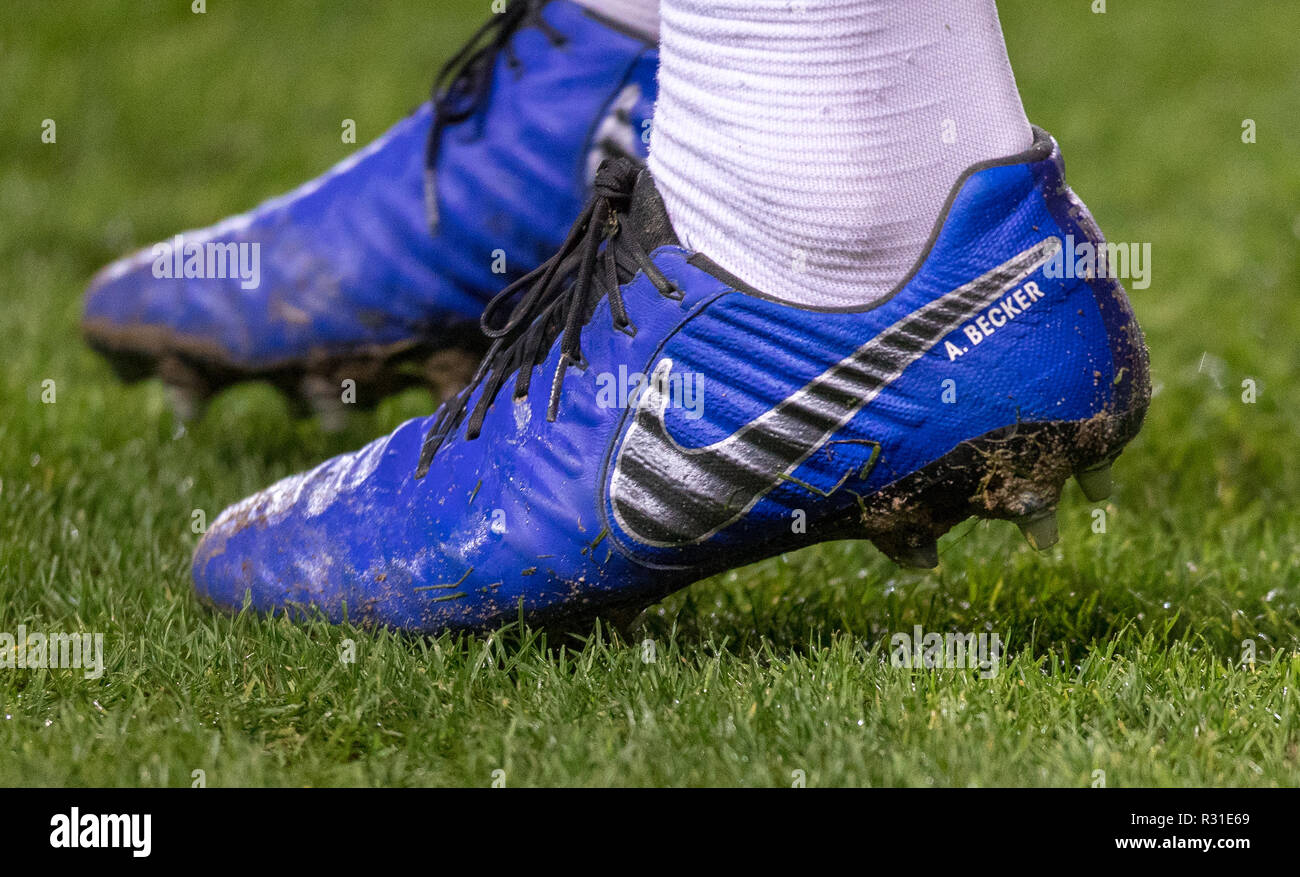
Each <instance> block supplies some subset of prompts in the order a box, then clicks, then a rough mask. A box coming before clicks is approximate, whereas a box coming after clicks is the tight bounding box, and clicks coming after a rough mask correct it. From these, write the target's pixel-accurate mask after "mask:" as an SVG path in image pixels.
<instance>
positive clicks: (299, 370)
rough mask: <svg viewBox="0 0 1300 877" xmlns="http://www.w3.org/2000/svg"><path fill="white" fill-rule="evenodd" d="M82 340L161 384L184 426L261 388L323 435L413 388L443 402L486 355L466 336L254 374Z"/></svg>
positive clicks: (204, 359) (213, 360)
mask: <svg viewBox="0 0 1300 877" xmlns="http://www.w3.org/2000/svg"><path fill="white" fill-rule="evenodd" d="M84 334H85V337H86V340H87V343H88V344H89V345H90V346H91V347H92V348H93V349H94V350H96V351H97V352H98V353H100V354H101V355H102V356H103V357H104V358H105V359H107V360H108V362H109V364H110V365H111V366H112V368H113V371H114V372H115V373H116V374H117V376H118V378H120V379H121V380H122V381H124V382H126V383H135V382H138V381H141V380H145V379H148V378H152V377H156V378H158V379H159V380H161V381H162V383H163V384H164V386H165V387H166V389H167V396H168V399H169V401H170V403H171V406H172V410H173V411H174V412H175V413H176V416H177V417H178V418H179V419H180V420H182V421H184V422H191V421H194V420H196V419H198V418H200V417H202V416H203V412H204V410H205V409H206V408H207V405H208V403H209V402H210V401H211V400H212V398H213V397H215V396H216V395H217V394H218V393H220V392H221V391H222V390H224V389H226V388H228V387H231V386H234V385H236V384H240V383H245V382H249V381H261V382H265V383H268V384H270V385H272V386H274V387H276V388H277V389H278V390H279V391H280V392H281V393H283V394H284V395H285V397H286V398H287V399H288V400H289V402H290V404H291V407H292V409H293V411H294V413H295V414H297V415H298V416H301V417H311V416H315V417H317V418H319V421H320V425H321V427H322V429H324V430H326V431H338V430H341V429H343V428H344V426H345V425H346V423H347V416H348V412H349V411H350V410H356V409H360V410H367V409H370V408H373V407H374V406H375V405H377V404H378V403H379V401H380V400H381V399H383V398H384V397H386V396H389V395H391V394H393V393H397V392H400V391H401V390H404V389H406V388H408V387H413V386H426V387H428V388H429V389H430V391H431V392H432V393H433V394H434V397H435V398H436V399H438V400H439V401H441V400H443V399H446V398H448V397H449V396H451V395H454V394H455V393H456V392H458V391H459V390H460V389H461V388H462V387H464V386H465V385H466V384H467V383H468V382H469V380H470V378H471V376H472V375H473V372H474V369H475V368H476V367H477V365H478V362H479V360H480V359H481V357H482V355H483V352H484V350H485V349H486V345H485V344H482V343H480V336H479V333H478V332H477V331H476V330H472V329H467V330H466V331H465V332H463V333H459V335H458V336H457V338H456V340H455V341H454V342H452V341H444V342H435V341H431V340H420V341H411V342H403V343H400V344H394V345H390V346H387V347H374V348H367V349H363V350H359V351H356V352H351V353H346V354H329V355H315V356H310V357H307V358H304V359H302V360H300V361H295V362H289V363H283V364H278V365H276V366H273V367H268V368H262V369H257V368H243V367H239V366H234V365H231V364H230V363H229V362H228V361H226V360H224V359H222V358H221V357H218V356H212V355H204V354H202V353H198V352H195V351H193V350H182V349H176V348H175V347H170V346H168V345H166V344H165V343H159V341H158V340H157V339H155V338H150V339H148V340H147V341H144V340H142V341H141V343H138V344H135V345H132V344H131V343H130V340H131V339H127V340H126V343H124V339H123V338H122V337H121V333H114V334H113V335H112V336H111V337H108V336H106V334H104V333H102V332H100V331H96V330H95V329H92V328H90V327H86V328H85V330H84Z"/></svg>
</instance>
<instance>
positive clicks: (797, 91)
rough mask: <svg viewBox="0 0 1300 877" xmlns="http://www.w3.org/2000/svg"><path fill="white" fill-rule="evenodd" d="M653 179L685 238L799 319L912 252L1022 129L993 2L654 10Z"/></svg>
mask: <svg viewBox="0 0 1300 877" xmlns="http://www.w3.org/2000/svg"><path fill="white" fill-rule="evenodd" d="M661 12H662V27H661V36H660V66H659V101H658V103H657V104H656V107H655V120H654V133H653V136H652V139H651V145H650V169H651V172H652V173H653V174H654V176H655V180H656V183H657V184H658V187H659V191H660V193H661V194H662V195H663V199H664V202H665V204H666V206H667V208H668V215H669V217H670V218H671V219H672V221H673V227H674V229H675V230H676V232H677V234H678V236H679V237H680V238H681V239H682V242H683V243H684V244H685V245H686V246H688V247H689V248H691V249H696V250H699V251H701V252H703V253H704V254H705V255H707V256H709V257H710V258H712V259H713V260H714V261H716V262H717V263H718V264H719V265H721V266H722V267H723V268H725V269H727V270H728V271H730V272H731V273H732V274H735V275H736V276H737V277H739V278H740V279H741V280H744V281H745V282H747V283H749V284H751V285H753V286H755V287H757V288H758V289H759V290H761V291H763V292H766V293H768V294H770V295H773V296H776V297H778V298H782V299H785V300H787V301H790V302H793V303H796V304H801V305H812V306H853V305H862V304H866V303H869V302H871V301H872V300H874V299H876V298H879V297H880V296H881V295H883V294H885V293H887V292H889V291H890V290H892V289H893V288H894V287H895V286H896V285H897V284H898V282H899V281H900V280H902V278H903V277H904V276H905V274H906V273H907V271H908V269H909V268H911V267H912V265H913V263H914V262H915V261H916V259H917V258H918V257H919V256H920V254H921V251H922V248H923V247H924V245H925V242H926V241H927V240H928V239H929V236H930V231H931V229H932V227H933V225H934V223H935V221H936V219H937V218H938V216H939V211H940V210H941V209H942V207H943V204H944V201H945V200H946V198H947V195H948V191H949V189H950V188H951V187H952V185H953V183H955V182H956V181H957V178H958V177H959V176H960V174H961V172H962V171H963V170H965V169H966V168H967V167H968V166H970V165H971V164H974V163H976V162H979V161H984V160H986V159H992V158H1001V157H1004V156H1008V155H1014V154H1016V153H1018V152H1021V151H1023V150H1025V149H1027V148H1029V146H1030V144H1031V143H1032V140H1033V134H1032V132H1031V130H1030V127H1029V122H1028V120H1027V119H1026V118H1025V111H1024V108H1023V106H1022V105H1021V103H1020V94H1019V92H1017V90H1016V83H1015V78H1014V76H1013V75H1012V73H1011V65H1010V63H1009V62H1008V60H1007V52H1006V46H1005V44H1004V43H1003V40H1002V30H1001V27H1000V25H999V23H998V17H997V8H996V6H995V5H994V0H961V2H951V0H796V2H792V0H663V2H662V10H661Z"/></svg>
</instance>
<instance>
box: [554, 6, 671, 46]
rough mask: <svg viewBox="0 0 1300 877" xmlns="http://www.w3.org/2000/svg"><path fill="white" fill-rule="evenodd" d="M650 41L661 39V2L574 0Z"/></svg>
mask: <svg viewBox="0 0 1300 877" xmlns="http://www.w3.org/2000/svg"><path fill="white" fill-rule="evenodd" d="M574 2H575V3H577V4H578V5H579V6H585V7H587V8H588V9H590V10H591V11H592V12H594V13H596V14H597V15H599V16H601V17H602V18H608V19H609V20H610V21H613V22H615V23H616V24H621V25H623V26H624V27H626V28H627V29H628V30H631V31H633V32H634V33H637V34H640V35H641V36H643V37H645V38H646V39H648V40H657V39H659V0H574Z"/></svg>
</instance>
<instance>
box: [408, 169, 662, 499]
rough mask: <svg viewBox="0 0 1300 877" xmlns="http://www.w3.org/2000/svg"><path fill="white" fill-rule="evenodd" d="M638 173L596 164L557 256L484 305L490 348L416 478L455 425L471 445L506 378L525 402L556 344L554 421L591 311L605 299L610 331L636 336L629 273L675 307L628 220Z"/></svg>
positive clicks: (429, 444)
mask: <svg viewBox="0 0 1300 877" xmlns="http://www.w3.org/2000/svg"><path fill="white" fill-rule="evenodd" d="M640 170H641V168H640V165H639V164H638V163H637V162H636V161H634V160H632V159H629V158H616V159H608V160H606V161H605V162H604V163H602V164H601V166H600V169H599V170H598V171H597V172H596V180H595V183H594V185H593V193H592V197H591V200H590V201H588V203H587V206H586V208H584V210H583V211H582V214H581V215H580V216H579V217H578V220H577V222H575V223H574V224H573V228H572V229H570V230H569V235H568V237H567V238H566V239H565V241H564V243H563V244H562V245H561V246H560V249H559V251H558V252H556V254H555V255H554V256H552V257H551V258H550V259H548V260H547V261H546V262H544V263H542V265H541V266H540V267H538V268H537V269H535V270H533V271H532V272H530V273H528V274H526V275H524V276H523V277H521V278H519V280H517V281H515V282H514V283H512V284H510V285H509V286H507V287H506V288H505V289H503V290H501V292H500V293H498V294H497V295H496V296H495V297H494V298H493V299H492V300H491V301H490V302H488V305H487V308H486V309H484V311H483V316H482V318H481V320H480V322H481V324H482V327H483V332H484V333H485V334H486V335H487V336H488V337H489V338H491V339H492V346H491V347H490V348H489V349H488V352H487V355H486V356H484V358H483V361H482V363H480V365H479V367H478V370H477V371H476V372H475V374H474V377H473V379H472V380H471V381H470V384H469V386H468V387H466V388H465V389H464V390H462V391H461V392H460V394H458V395H457V396H455V397H454V398H452V399H449V400H448V401H447V402H446V403H445V404H444V405H443V407H442V409H441V410H440V411H439V414H438V417H437V419H436V420H435V421H434V425H433V428H432V429H431V430H430V431H429V434H428V436H427V437H426V438H425V441H424V447H423V449H422V451H421V454H420V464H419V467H418V469H417V471H416V477H417V478H419V477H423V475H424V474H425V473H426V472H427V471H428V469H429V464H430V463H431V462H432V460H433V456H434V454H435V453H436V452H437V450H438V448H439V447H440V446H441V445H442V443H443V441H445V440H446V438H447V437H448V436H449V435H451V433H452V432H454V431H455V430H456V428H457V427H458V426H460V424H461V423H462V422H465V437H466V438H467V439H475V438H477V437H478V435H479V432H480V430H481V429H482V427H483V419H484V418H485V417H486V416H487V412H488V408H489V407H491V405H492V402H493V400H494V399H495V398H496V396H497V394H498V392H499V391H500V390H501V388H502V386H503V385H504V384H505V381H506V379H507V378H508V377H509V376H510V375H511V374H515V375H516V377H515V386H514V397H515V398H516V399H522V398H525V397H526V396H527V395H528V388H529V387H530V386H531V382H532V376H533V371H534V369H536V368H537V367H538V366H540V365H542V364H543V363H545V362H546V358H547V354H548V353H549V350H550V345H551V343H552V342H553V341H554V340H555V338H556V337H557V336H558V337H559V338H560V361H559V364H558V366H557V367H556V369H555V373H554V375H552V377H551V395H550V402H549V404H548V405H547V409H546V419H547V420H549V421H554V420H555V418H556V416H557V414H558V412H559V404H560V390H561V388H562V386H563V383H564V375H565V372H566V371H567V370H568V368H569V367H570V366H575V365H576V366H578V367H579V368H585V367H586V359H585V357H584V356H583V354H582V345H581V338H582V329H583V327H584V326H585V325H586V324H587V323H588V322H590V320H591V317H592V315H593V314H594V313H595V311H596V306H597V305H598V304H599V303H600V302H601V301H602V300H603V299H608V300H609V312H610V320H611V322H612V323H613V326H614V328H615V329H617V330H619V331H621V332H626V333H627V334H629V335H635V334H636V325H635V324H634V323H633V322H632V318H631V316H630V315H629V314H628V310H627V303H626V302H625V301H624V300H623V293H622V290H621V289H620V285H621V284H622V283H626V282H627V281H628V280H629V279H631V278H632V277H633V276H634V275H635V274H636V273H637V271H642V272H644V274H645V275H646V277H647V278H648V279H649V280H650V282H651V283H652V284H654V287H655V289H656V290H658V291H659V294H660V295H662V296H664V297H665V298H670V299H674V300H680V299H681V297H682V292H681V290H680V289H679V288H678V287H677V285H676V284H674V283H673V282H672V281H671V280H669V279H668V278H667V277H666V276H665V275H664V274H663V272H662V271H660V270H659V268H658V267H657V266H656V265H655V264H654V262H653V261H652V260H651V259H650V254H649V253H648V252H647V250H646V248H645V245H644V244H643V243H642V235H641V233H640V232H639V231H638V230H637V228H636V227H635V223H634V222H633V221H632V220H631V219H630V217H629V214H628V211H629V208H630V207H631V202H632V193H633V190H634V189H635V187H636V180H637V176H638V174H639V173H640ZM479 387H482V390H483V391H482V393H481V394H480V395H479V397H478V401H477V402H476V403H475V405H474V407H473V409H472V410H471V409H470V408H469V401H470V398H471V397H472V396H473V395H474V393H475V391H476V390H477V389H478V388H479Z"/></svg>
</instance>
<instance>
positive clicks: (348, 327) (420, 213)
mask: <svg viewBox="0 0 1300 877" xmlns="http://www.w3.org/2000/svg"><path fill="white" fill-rule="evenodd" d="M542 15H544V17H545V18H546V20H547V21H548V22H549V23H550V24H551V25H552V26H553V27H554V28H555V29H556V30H557V31H558V32H559V33H560V34H562V35H563V36H564V37H565V42H563V44H562V45H559V46H555V45H553V44H552V42H551V41H550V40H548V38H547V36H546V35H545V34H544V33H543V32H542V31H541V30H540V29H539V28H536V27H529V26H525V27H523V28H522V29H520V30H519V31H518V32H517V33H516V34H515V36H514V38H513V42H512V45H511V48H512V50H513V54H514V57H515V58H516V59H517V60H518V65H517V66H512V65H511V63H510V62H509V59H508V58H506V57H505V54H504V53H502V54H501V55H500V56H498V57H497V59H496V67H495V71H494V75H493V78H492V92H491V94H490V96H489V99H488V100H487V101H486V102H485V105H484V107H483V108H482V110H481V111H480V112H479V113H478V114H477V115H476V116H474V117H472V118H470V119H469V120H467V121H465V122H464V123H461V124H458V125H454V126H452V127H449V128H447V129H446V131H445V133H444V135H443V137H444V140H443V142H442V148H441V151H440V157H439V162H438V168H437V174H436V181H437V192H438V199H437V201H438V211H437V213H438V222H437V233H436V235H431V234H430V219H429V216H428V215H427V213H426V209H425V191H424V171H425V168H424V157H425V146H426V140H427V138H428V137H429V132H430V127H431V122H432V119H433V110H432V108H431V106H430V105H429V104H428V103H426V104H424V105H422V106H421V107H419V108H418V109H417V110H416V111H415V112H414V113H413V114H412V115H411V116H409V117H408V118H406V119H404V120H402V121H401V122H399V123H398V124H397V125H395V126H394V127H393V128H392V129H390V130H389V131H388V132H387V133H386V134H385V135H384V136H383V137H381V138H380V139H379V140H378V141H376V142H374V143H372V144H370V145H369V146H368V147H366V148H365V149H363V150H361V151H360V152H358V153H356V154H355V155H353V156H351V157H350V158H348V159H346V160H345V161H343V162H342V163H340V164H339V165H337V166H336V167H334V168H333V169H331V170H330V171H328V172H327V173H326V174H324V175H323V176H321V177H320V178H318V179H316V180H313V181H311V182H309V183H307V184H305V185H303V186H301V187H300V188H298V189H297V190H295V191H293V192H291V193H289V194H287V195H285V196H282V197H279V198H276V199H273V200H271V201H268V202H266V203H265V204H263V205H261V206H260V207H258V208H257V209H255V210H253V211H251V212H250V213H246V214H242V215H239V216H235V217H232V218H230V219H228V220H226V221H224V222H222V223H220V224H218V225H216V226H213V227H211V228H208V229H204V230H201V231H193V232H186V233H185V234H184V235H183V238H184V241H185V242H186V243H205V242H209V241H216V242H223V243H256V244H258V245H259V247H260V255H259V265H260V275H261V276H260V284H259V285H258V286H257V287H256V288H254V289H244V288H242V286H243V285H242V284H241V282H240V280H239V279H238V278H230V279H221V278H205V279H199V278H190V279H184V278H182V279H171V278H158V277H155V276H154V271H153V270H152V268H153V263H154V257H155V253H154V250H152V249H149V250H143V251H141V252H139V253H137V254H135V255H133V256H130V257H127V258H125V259H123V260H121V261H119V262H116V263H114V264H113V265H110V266H109V267H108V268H106V269H104V270H103V271H102V272H101V273H100V274H99V275H98V276H97V277H96V278H95V280H94V281H93V283H92V285H91V288H90V291H89V292H88V294H87V299H86V305H85V321H86V325H87V328H88V329H89V330H90V331H92V333H95V332H98V333H101V334H105V335H107V336H108V337H109V338H110V339H111V338H112V336H113V333H114V332H115V331H119V330H121V331H130V330H139V329H141V328H144V329H150V330H156V331H159V332H162V333H163V334H164V336H165V337H166V338H167V339H168V344H169V346H171V347H174V348H176V349H178V350H181V351H189V352H193V353H194V354H195V355H199V356H204V357H218V358H221V359H224V360H227V361H228V362H229V363H230V364H231V365H234V366H238V367H241V368H245V369H249V370H257V369H264V368H269V367H273V366H276V365H279V364H281V363H285V362H290V361H295V360H299V359H301V358H303V357H305V356H309V355H320V354H326V355H329V354H346V353H349V352H352V351H355V350H359V349H364V348H367V347H371V346H383V345H390V344H394V343H398V342H403V341H406V340H408V339H411V338H413V337H425V336H431V337H434V338H437V337H438V335H439V333H440V332H445V331H446V330H448V329H449V328H453V327H455V326H457V325H458V324H464V323H466V322H475V321H477V320H478V317H479V314H480V313H481V311H482V308H483V304H484V303H485V302H486V300H487V299H488V298H490V297H491V296H492V295H493V294H494V293H495V292H496V291H497V290H498V289H500V287H501V286H503V285H504V284H505V283H506V282H508V281H509V280H511V279H512V278H513V277H517V276H519V275H521V274H523V273H525V272H527V271H528V270H531V269H532V268H534V267H536V265H537V264H538V263H539V262H541V261H542V260H543V259H544V258H546V257H547V256H549V255H550V253H551V252H553V251H554V250H555V249H556V248H557V247H558V246H559V245H560V242H561V241H562V240H563V238H564V235H565V233H566V231H567V230H568V226H569V224H570V223H571V222H572V220H573V217H574V215H575V214H576V213H577V212H578V211H579V209H580V208H581V206H582V203H583V202H584V201H585V200H586V197H587V192H588V187H589V184H590V176H589V172H588V165H589V163H590V155H591V152H592V150H593V148H595V145H596V144H595V142H594V138H595V135H596V134H597V132H598V129H599V128H600V126H601V125H602V122H603V121H604V120H606V118H607V117H608V116H609V115H610V114H611V113H613V112H615V111H616V110H621V111H623V113H624V114H625V115H626V116H627V117H628V119H627V127H628V128H629V130H633V131H635V132H637V133H638V134H639V132H641V131H642V130H643V121H644V120H646V119H649V118H650V115H651V112H652V110H653V104H654V99H655V94H656V91H655V80H654V71H655V65H656V62H657V50H656V49H655V48H653V47H652V46H648V45H647V44H645V43H644V42H642V41H640V40H638V39H635V38H633V37H631V36H628V35H626V34H624V33H621V32H618V31H616V30H614V29H612V28H610V27H607V26H606V25H604V24H602V23H600V22H598V21H596V20H595V19H593V18H591V17H590V16H589V15H588V14H587V13H586V12H585V11H583V10H582V8H581V7H579V6H577V5H575V4H573V3H570V2H567V0H552V2H550V3H548V4H547V5H546V6H545V7H544V9H543V10H542ZM645 140H648V137H647V138H644V139H643V138H641V137H640V136H635V137H632V138H622V139H621V142H622V143H623V144H625V145H626V146H627V147H630V148H633V149H635V150H637V151H638V152H639V154H640V155H642V156H644V154H645V151H646V148H647V147H646V143H645ZM501 257H504V265H505V268H506V272H505V273H504V274H500V273H494V267H496V268H499V267H500V265H501Z"/></svg>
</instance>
